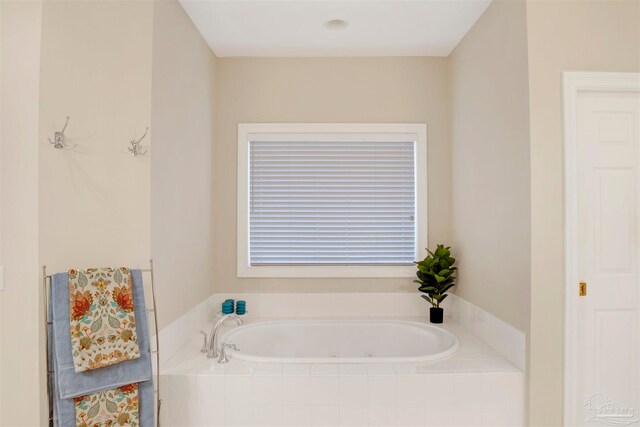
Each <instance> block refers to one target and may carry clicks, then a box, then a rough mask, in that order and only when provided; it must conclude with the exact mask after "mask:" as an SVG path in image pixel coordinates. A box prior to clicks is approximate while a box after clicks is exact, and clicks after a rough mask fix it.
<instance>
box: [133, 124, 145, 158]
mask: <svg viewBox="0 0 640 427" xmlns="http://www.w3.org/2000/svg"><path fill="white" fill-rule="evenodd" d="M147 132H149V127H147V128H146V129H145V130H144V134H143V135H142V136H141V137H140V138H139V139H138V140H135V139H132V140H131V141H129V154H131V155H132V156H144V155H145V154H147V151H148V150H146V149H143V148H142V145H140V143H141V142H142V140H143V139H144V137H145V136H147Z"/></svg>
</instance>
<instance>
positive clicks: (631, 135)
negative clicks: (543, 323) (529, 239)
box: [566, 91, 640, 426]
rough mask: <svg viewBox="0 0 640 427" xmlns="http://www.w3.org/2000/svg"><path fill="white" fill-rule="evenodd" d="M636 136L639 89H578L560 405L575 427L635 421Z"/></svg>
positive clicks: (638, 403) (639, 374) (638, 406)
mask: <svg viewBox="0 0 640 427" xmlns="http://www.w3.org/2000/svg"><path fill="white" fill-rule="evenodd" d="M639 138H640V97H639V95H638V93H637V92H615V91H592V92H590V91H582V92H577V95H576V97H575V143H576V154H577V169H576V172H577V208H578V209H577V218H576V220H577V221H576V223H577V236H576V237H577V249H578V251H577V252H578V253H577V254H576V258H575V259H576V261H577V276H576V277H577V278H578V283H574V284H569V287H568V290H569V292H570V291H571V289H573V292H574V293H575V296H576V297H575V298H573V299H571V300H572V301H574V302H575V306H574V307H573V310H574V312H575V319H576V320H577V321H576V322H575V324H573V325H572V327H573V330H568V331H567V332H568V333H569V334H571V333H574V334H575V337H574V341H573V342H574V343H575V344H576V346H577V349H576V350H577V351H575V352H574V353H573V354H574V357H575V359H574V360H569V361H567V362H568V363H569V364H574V365H575V373H576V374H577V375H576V376H575V378H574V384H573V387H575V390H574V396H575V399H574V400H573V402H572V403H571V404H572V405H575V406H574V407H573V408H566V410H568V411H574V417H573V420H574V421H573V422H574V424H575V425H579V426H583V425H584V426H594V425H598V424H600V425H602V424H604V425H637V423H638V412H639V411H640V397H639V383H640V371H639V365H640V363H639V362H640V351H639V349H640V341H639V334H640V330H639V326H640V323H639V322H640V318H639V306H638V302H639V289H640V286H639V283H640V282H639V268H640V265H639V264H640V248H639V242H640V228H639V226H640V224H639V212H640V211H639V208H640V139H639ZM579 282H584V283H585V286H584V288H585V289H584V290H585V291H586V295H583V296H581V295H580V285H579ZM570 343H571V341H569V342H568V343H567V345H570ZM568 386H571V385H570V384H569V385H568Z"/></svg>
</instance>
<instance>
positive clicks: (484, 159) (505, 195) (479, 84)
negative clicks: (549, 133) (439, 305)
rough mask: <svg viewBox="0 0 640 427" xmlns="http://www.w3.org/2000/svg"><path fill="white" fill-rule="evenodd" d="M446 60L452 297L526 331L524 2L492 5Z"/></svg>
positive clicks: (527, 240)
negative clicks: (454, 271) (454, 273)
mask: <svg viewBox="0 0 640 427" xmlns="http://www.w3.org/2000/svg"><path fill="white" fill-rule="evenodd" d="M450 60H451V83H450V84H451V94H452V95H451V103H452V117H451V121H452V129H453V131H452V141H453V143H452V145H453V147H452V150H453V161H452V163H453V184H452V186H453V190H452V193H453V225H452V229H453V245H454V246H453V247H454V249H455V255H456V256H457V258H458V261H459V263H460V264H459V265H460V273H459V278H458V286H457V290H456V294H458V295H460V296H462V297H463V298H465V299H467V300H468V301H470V302H472V303H474V304H476V305H478V306H480V307H482V308H484V309H485V310H487V311H489V312H490V313H492V314H494V315H496V316H498V317H500V318H501V319H503V320H505V321H507V322H509V323H510V324H512V325H514V326H515V327H517V328H519V329H521V330H523V331H526V330H528V325H529V303H530V287H529V286H530V241H531V240H530V213H529V205H530V204H529V199H530V197H529V194H530V183H529V98H528V81H527V28H526V10H525V3H524V2H515V1H503V0H495V1H494V2H493V3H492V4H491V5H490V6H489V8H488V9H487V11H486V12H485V13H484V14H483V15H482V16H481V17H480V19H479V20H478V21H477V22H476V23H475V25H474V26H473V27H472V29H471V30H470V31H469V33H467V35H466V36H465V37H464V39H463V40H462V42H461V43H460V44H459V45H458V46H457V47H456V49H455V50H454V51H453V53H452V54H451V56H450Z"/></svg>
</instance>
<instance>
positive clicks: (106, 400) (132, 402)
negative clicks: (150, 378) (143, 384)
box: [74, 383, 140, 427]
mask: <svg viewBox="0 0 640 427" xmlns="http://www.w3.org/2000/svg"><path fill="white" fill-rule="evenodd" d="M74 401H75V407H76V427H88V426H130V427H139V426H140V412H139V411H138V384H137V383H134V384H129V385H125V386H122V387H118V388H115V389H113V390H105V391H99V392H97V393H93V394H90V395H87V396H80V397H76V398H74Z"/></svg>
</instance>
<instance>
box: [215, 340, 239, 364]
mask: <svg viewBox="0 0 640 427" xmlns="http://www.w3.org/2000/svg"><path fill="white" fill-rule="evenodd" d="M226 348H230V349H231V350H235V351H239V350H240V349H239V348H238V347H237V346H236V345H235V344H229V343H226V342H225V343H223V344H222V345H221V346H220V356H219V357H218V363H227V362H229V357H228V356H227V352H226V351H225V349H226Z"/></svg>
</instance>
